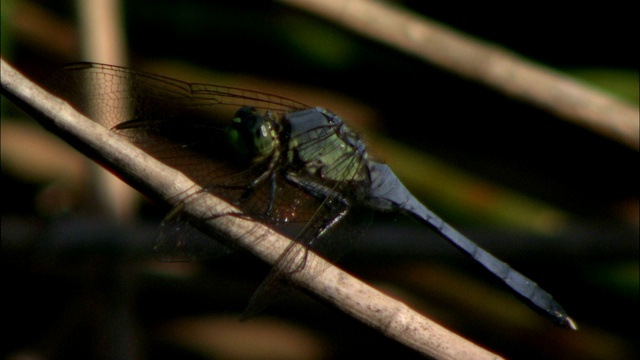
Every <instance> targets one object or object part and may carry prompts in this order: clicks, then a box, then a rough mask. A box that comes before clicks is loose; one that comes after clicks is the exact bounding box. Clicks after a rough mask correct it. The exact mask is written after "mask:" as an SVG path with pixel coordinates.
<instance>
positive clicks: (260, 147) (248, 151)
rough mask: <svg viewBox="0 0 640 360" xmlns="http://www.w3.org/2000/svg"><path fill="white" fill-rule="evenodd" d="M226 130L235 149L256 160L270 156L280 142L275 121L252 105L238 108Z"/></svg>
mask: <svg viewBox="0 0 640 360" xmlns="http://www.w3.org/2000/svg"><path fill="white" fill-rule="evenodd" d="M225 130H226V133H227V138H228V140H229V142H230V144H231V146H232V147H233V148H234V150H235V151H236V152H237V153H238V154H240V155H242V156H245V157H247V158H250V159H251V160H253V161H254V162H258V161H260V160H262V159H264V158H266V157H268V156H270V155H271V154H272V153H273V151H274V149H275V148H276V146H277V143H278V134H277V131H276V129H275V127H274V125H273V121H270V120H269V119H266V118H265V116H263V115H262V114H260V113H259V112H258V110H256V109H255V108H252V107H246V106H245V107H243V108H241V109H240V110H238V111H237V112H236V115H235V117H234V118H233V120H232V121H231V124H229V125H228V126H227V128H226V129H225Z"/></svg>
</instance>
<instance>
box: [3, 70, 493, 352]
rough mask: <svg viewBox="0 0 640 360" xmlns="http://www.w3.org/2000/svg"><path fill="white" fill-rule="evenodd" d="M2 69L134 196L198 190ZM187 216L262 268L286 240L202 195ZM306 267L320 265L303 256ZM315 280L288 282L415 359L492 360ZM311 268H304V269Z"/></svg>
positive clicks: (351, 281) (370, 293) (365, 293)
mask: <svg viewBox="0 0 640 360" xmlns="http://www.w3.org/2000/svg"><path fill="white" fill-rule="evenodd" d="M0 61H1V64H0V65H1V77H2V92H3V94H4V95H5V96H7V97H8V98H10V99H11V100H13V101H14V102H15V103H16V104H18V105H19V106H21V107H22V108H23V109H24V110H25V111H26V112H27V113H29V114H30V115H32V116H33V117H34V118H35V119H37V120H38V121H39V122H40V123H41V124H42V125H43V126H44V127H46V128H47V129H49V130H51V131H53V132H54V133H56V134H58V135H59V136H61V137H62V138H63V139H65V140H66V141H67V142H69V143H70V144H71V145H73V146H74V147H76V148H77V149H79V150H80V151H81V152H82V153H84V154H85V155H87V156H89V157H91V158H92V159H94V160H95V161H97V162H99V163H100V164H102V165H104V166H105V167H107V168H109V169H112V170H114V171H115V172H116V173H118V174H119V175H120V176H122V177H123V178H124V179H125V180H126V181H127V182H129V183H130V184H133V185H134V186H135V187H136V188H138V189H139V190H141V191H143V192H145V193H147V194H150V195H152V196H158V197H160V198H162V199H165V201H167V202H168V203H170V204H171V203H172V202H173V204H172V205H176V204H175V202H176V201H177V200H176V199H178V198H179V196H178V195H179V194H181V193H184V192H185V191H188V190H190V189H191V190H194V189H197V188H198V187H197V185H196V184H194V183H193V182H192V181H191V180H189V179H188V178H187V177H186V176H185V175H183V174H182V173H180V172H178V171H177V170H175V169H172V168H170V167H168V166H166V165H164V164H162V163H161V162H159V161H157V160H155V159H154V158H152V157H151V156H149V155H147V154H146V153H145V152H143V151H142V150H140V149H139V148H137V147H135V146H134V145H133V144H131V143H130V142H128V141H127V140H125V139H124V138H123V137H121V136H119V135H117V134H116V133H113V132H111V131H109V130H107V129H105V128H104V127H102V126H100V125H98V124H97V123H95V122H93V121H91V120H89V119H88V118H86V117H84V116H83V115H82V114H80V113H78V112H77V111H75V110H74V109H73V108H72V107H71V106H69V105H68V104H67V103H66V102H64V101H63V100H61V99H58V98H56V97H54V96H53V95H51V94H49V93H47V92H46V91H44V90H43V89H42V88H40V87H38V86H37V85H36V84H34V83H32V82H31V81H29V80H28V79H26V78H24V77H23V76H22V75H21V74H19V73H18V72H16V71H15V70H14V69H13V68H11V67H10V66H9V65H8V64H6V63H5V61H4V60H3V59H0ZM183 210H184V211H186V212H187V213H189V214H190V215H191V216H194V217H197V218H200V219H209V220H206V221H205V224H206V226H207V227H208V228H209V229H211V231H212V232H214V233H217V234H219V233H220V232H222V233H224V234H226V235H227V236H228V238H229V239H234V241H236V242H237V245H239V246H242V247H244V248H246V249H248V250H249V251H250V252H252V253H253V254H254V255H256V256H258V257H259V258H261V259H263V260H264V261H266V262H268V263H270V264H274V263H275V261H276V260H277V259H278V256H279V255H280V254H281V253H282V251H283V250H284V249H285V248H286V247H287V246H288V245H289V244H290V243H291V240H289V239H287V238H285V237H283V236H281V235H279V234H278V233H276V232H274V231H272V230H271V229H269V228H267V227H265V226H263V225H262V224H260V223H257V222H253V221H249V220H246V219H242V218H240V217H237V216H220V217H216V218H214V219H212V218H211V214H212V213H217V214H225V213H230V212H238V211H239V210H237V209H235V208H233V207H232V206H231V205H229V204H228V203H226V202H224V201H223V200H220V199H218V198H216V197H215V196H213V195H210V194H208V193H206V192H202V196H198V197H195V198H194V201H189V202H187V203H186V204H185V206H184V209H183ZM309 256H310V258H309V259H307V261H308V262H309V261H312V262H318V263H319V264H321V263H323V262H324V261H325V260H323V259H322V258H320V257H317V256H315V255H313V254H311V253H309ZM319 266H322V267H326V268H327V270H325V271H324V272H323V273H322V274H320V275H315V276H313V275H312V274H311V273H310V272H309V271H305V270H303V271H300V272H297V273H296V274H295V275H294V276H293V278H292V279H291V280H292V281H293V282H294V283H295V284H296V285H298V286H302V287H305V288H307V289H309V290H310V291H312V292H314V293H315V294H317V295H318V296H320V297H321V298H323V299H325V300H327V301H328V302H331V303H332V304H334V305H335V306H336V307H338V308H340V309H341V310H342V311H344V312H345V313H347V314H350V315H351V316H353V317H355V318H357V319H359V320H360V321H362V322H364V323H366V324H368V325H370V326H372V327H374V328H376V329H378V330H379V331H381V332H382V333H384V334H385V335H386V336H389V337H391V338H393V339H395V340H397V341H399V342H401V343H403V344H405V345H407V346H409V347H411V348H413V349H415V350H417V351H418V352H420V353H422V354H425V355H428V356H431V357H433V358H437V359H471V358H472V359H496V358H499V357H498V356H497V355H495V354H492V353H490V352H488V351H486V350H484V349H482V348H480V347H478V346H477V345H475V344H473V343H471V342H469V341H467V340H465V339H463V338H461V337H459V336H458V335H456V334H454V333H452V332H450V331H449V330H447V329H445V328H443V327H442V326H440V325H438V324H436V323H434V322H433V321H431V320H429V319H427V318H425V317H423V316H422V315H420V314H418V313H416V312H415V311H413V310H411V309H410V308H409V307H408V306H406V305H405V304H403V303H401V302H398V301H397V300H394V299H391V298H389V297H387V296H386V295H384V294H382V293H381V292H379V291H377V290H376V289H374V288H372V287H370V286H368V285H366V284H364V283H362V282H360V281H359V280H357V279H355V278H353V277H351V276H350V275H349V274H347V273H345V272H343V271H342V270H340V269H338V268H337V267H334V266H329V265H327V266H324V265H319ZM311 267H312V266H307V267H306V268H305V269H309V268H311Z"/></svg>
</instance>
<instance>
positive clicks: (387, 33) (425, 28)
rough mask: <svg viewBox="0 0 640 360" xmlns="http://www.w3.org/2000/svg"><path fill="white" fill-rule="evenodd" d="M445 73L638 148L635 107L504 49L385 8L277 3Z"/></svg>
mask: <svg viewBox="0 0 640 360" xmlns="http://www.w3.org/2000/svg"><path fill="white" fill-rule="evenodd" d="M283 2H286V3H289V4H292V5H294V6H296V7H299V8H301V9H304V10H307V11H309V12H312V13H313V14H316V15H318V16H321V17H324V18H326V19H329V20H330V21H333V22H335V23H337V24H340V25H341V26H344V27H345V28H348V29H350V30H352V31H354V32H357V33H360V34H362V35H364V36H367V37H370V38H372V39H374V40H376V41H379V42H381V43H385V44H387V45H389V46H391V47H393V48H396V49H399V50H401V51H404V52H407V53H409V54H412V55H414V56H417V57H419V58H421V59H424V60H426V61H428V62H430V63H432V64H434V65H437V66H439V67H442V68H444V69H446V70H447V71H450V72H453V73H456V74H458V75H461V76H464V77H467V78H469V79H471V80H473V81H477V82H480V83H483V84H485V85H487V86H489V87H491V88H494V89H495V90H497V91H500V92H503V93H505V94H507V95H509V96H512V97H514V98H516V99H518V100H521V101H524V102H528V103H530V104H532V105H535V106H538V107H540V108H542V109H545V110H546V111H548V112H551V113H553V114H556V115H557V116H558V117H560V118H563V119H565V120H568V121H571V122H573V123H575V124H577V125H578V126H583V127H585V128H588V129H590V130H591V131H594V132H596V133H598V134H600V135H602V136H606V137H609V138H610V139H613V140H615V141H617V142H620V143H622V144H624V145H626V146H629V147H631V148H632V149H635V150H638V149H639V148H640V126H639V124H640V112H639V110H638V108H637V107H634V106H631V105H628V104H626V103H624V102H622V101H619V100H618V99H616V98H614V97H612V96H610V95H608V94H606V93H603V92H601V91H598V90H596V89H594V88H591V87H589V86H588V85H586V84H584V83H581V82H579V81H578V80H576V79H572V78H570V77H569V76H567V75H564V74H562V73H560V72H558V71H555V70H553V69H551V68H548V67H545V66H543V65H540V64H536V63H534V62H532V61H530V60H528V59H525V58H524V57H522V56H519V55H517V54H515V53H513V52H511V51H509V50H507V49H504V48H501V47H499V46H497V45H494V44H491V43H489V42H486V41H482V40H480V39H476V38H473V37H471V36H469V35H466V34H463V33H460V32H458V31H456V30H454V29H451V28H448V27H446V26H444V25H442V24H439V23H437V22H435V21H433V20H430V19H427V18H425V17H422V16H418V15H416V14H414V13H410V12H408V11H405V10H403V9H400V8H398V7H394V6H392V5H391V4H387V3H384V2H380V1H368V0H283Z"/></svg>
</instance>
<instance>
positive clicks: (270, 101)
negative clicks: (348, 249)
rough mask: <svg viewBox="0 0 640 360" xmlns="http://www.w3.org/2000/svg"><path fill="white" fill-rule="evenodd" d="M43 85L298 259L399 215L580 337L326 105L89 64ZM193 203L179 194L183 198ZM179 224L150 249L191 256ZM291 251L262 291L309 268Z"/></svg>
mask: <svg viewBox="0 0 640 360" xmlns="http://www.w3.org/2000/svg"><path fill="white" fill-rule="evenodd" d="M49 84H50V88H51V89H52V91H53V92H54V93H56V94H57V95H59V96H60V97H61V98H63V99H66V100H67V101H70V103H71V104H72V105H73V106H75V107H76V108H77V109H78V110H79V111H81V112H83V113H84V114H85V115H87V117H89V118H92V119H93V120H95V121H97V122H99V123H101V124H103V125H104V126H106V127H108V128H110V129H112V130H114V131H117V132H118V133H120V134H123V135H125V136H127V137H128V138H129V139H130V140H131V141H132V142H133V143H135V144H136V145H137V146H139V147H141V148H142V149H143V150H145V151H147V152H149V153H150V154H152V155H153V156H155V157H157V158H159V159H161V160H162V161H163V162H165V163H167V164H168V165H170V166H174V167H176V168H179V169H180V170H182V171H183V172H184V173H185V174H187V175H188V176H189V177H191V178H192V179H193V180H194V182H196V183H198V184H201V185H202V189H203V190H202V191H206V192H209V193H212V194H215V195H217V196H219V197H221V198H223V199H225V200H226V201H228V202H229V203H232V204H234V205H236V206H237V207H238V208H239V209H240V210H241V211H242V214H241V215H239V214H229V215H234V216H244V217H247V218H250V219H252V220H255V221H259V222H262V223H264V224H267V225H270V226H273V227H276V228H282V229H284V228H288V227H292V228H293V229H295V230H294V231H293V232H292V233H291V234H293V237H294V240H295V241H296V242H297V243H298V244H302V245H304V246H303V249H304V250H303V251H309V250H311V251H317V252H319V253H321V254H323V255H325V254H326V256H327V257H328V258H330V259H336V258H338V257H339V256H340V253H341V251H344V250H341V249H340V246H339V242H340V240H336V239H340V237H339V236H338V235H337V234H336V233H337V232H338V229H340V228H341V226H340V225H341V224H343V223H345V222H347V221H346V220H345V219H347V218H349V215H351V213H353V212H354V211H355V210H356V209H369V210H373V211H380V212H398V213H404V214H406V215H408V216H410V217H412V218H414V219H416V220H417V221H418V222H420V223H422V224H424V225H425V226H426V227H428V228H429V229H431V230H432V231H435V232H436V233H438V234H439V235H440V236H441V237H442V238H444V239H445V240H447V241H448V242H449V243H451V244H452V245H453V246H455V247H456V248H457V249H458V250H460V251H462V252H463V253H464V254H467V255H468V256H470V257H471V258H472V259H473V260H475V261H476V262H477V263H478V264H480V265H481V266H482V267H484V268H485V269H486V270H488V271H489V272H490V273H491V274H493V275H495V276H496V277H497V278H498V279H499V280H501V281H502V282H504V284H506V285H507V286H508V287H509V288H510V289H511V290H512V291H513V292H514V293H515V294H516V295H517V296H518V297H519V298H520V299H521V300H523V301H524V302H525V303H526V304H527V305H529V306H530V307H531V308H533V309H534V310H536V311H537V312H539V313H541V314H543V315H545V316H547V317H548V318H550V319H551V320H552V321H553V322H554V323H556V324H557V325H560V326H563V327H566V328H571V329H577V327H576V325H575V323H574V322H573V320H572V319H571V318H570V317H569V316H568V315H567V313H566V312H565V310H564V309H563V308H562V306H561V305H560V304H559V303H558V302H557V301H556V300H554V299H553V297H552V296H551V295H550V294H549V293H548V292H546V291H545V290H543V289H542V288H541V287H539V286H538V285H537V284H536V283H535V282H534V281H532V280H530V279H529V278H527V277H526V276H524V275H522V274H521V273H520V272H518V271H516V270H514V269H513V268H511V267H510V266H509V265H507V264H506V263H505V262H503V261H501V260H499V259H498V258H496V257H495V256H493V255H491V254H490V253H489V252H487V251H486V250H484V249H482V248H481V247H480V246H478V245H477V244H476V243H474V242H473V241H471V240H470V239H468V238H467V237H465V236H464V235H463V234H462V233H460V232H459V231H457V230H456V229H455V228H453V227H452V226H451V225H449V224H448V223H446V222H445V221H444V220H443V219H441V218H440V217H439V216H438V215H436V214H435V213H434V212H433V211H431V210H429V209H428V208H427V207H426V206H425V205H423V204H422V203H421V202H420V201H419V200H418V199H416V198H415V197H414V196H413V195H412V194H411V193H410V192H409V190H408V189H407V188H406V187H405V186H404V185H403V184H402V182H401V181H400V180H399V179H398V177H397V176H396V175H395V174H394V173H393V171H392V170H391V169H390V168H389V166H387V165H386V164H384V163H382V162H378V161H376V160H375V159H373V158H372V157H370V156H369V153H368V151H367V148H366V145H365V143H364V142H363V141H362V140H361V138H360V137H359V136H358V135H357V134H356V133H355V132H354V131H352V130H351V129H350V128H349V127H348V126H347V125H346V124H345V122H344V121H343V120H342V119H341V118H340V117H339V116H338V115H336V114H335V113H333V112H331V111H329V110H327V109H324V108H321V107H310V106H307V105H305V104H302V103H299V102H297V101H294V100H290V99H287V98H283V97H279V96H276V95H272V94H267V93H262V92H258V91H252V90H246V89H239V88H233V87H226V86H218V85H210V84H199V83H189V82H184V81H180V80H175V79H172V78H169V77H165V76H161V75H156V74H152V73H146V72H139V71H134V70H131V69H128V68H124V67H119V66H113V65H107V64H98V63H75V64H71V65H68V66H65V67H63V68H61V69H59V70H58V71H57V72H55V73H54V74H53V75H52V77H51V78H50V79H49ZM192 196H194V194H185V196H184V198H183V199H182V201H183V202H185V201H189V199H190V198H191V197H192ZM223 215H224V214H223ZM213 216H220V214H218V215H213ZM188 221H191V220H190V219H187V218H185V217H184V216H183V215H182V214H181V212H180V205H178V206H177V207H176V208H175V209H174V210H173V211H172V212H171V213H170V215H169V216H167V217H166V218H165V219H164V220H163V222H162V223H161V225H160V227H161V231H160V235H159V236H158V239H157V240H156V245H155V248H156V250H165V251H166V250H167V249H168V251H169V252H174V253H176V258H182V257H187V258H189V256H191V255H190V254H193V253H194V250H191V249H187V248H186V247H185V246H187V245H185V244H186V242H185V241H184V239H185V232H186V231H187V230H186V229H188V228H189V227H188V226H183V225H184V224H185V223H187V222H188ZM342 239H344V237H343V238H342ZM336 244H337V245H336ZM299 248H300V247H293V246H290V247H288V248H287V250H285V251H284V252H283V254H282V255H280V257H279V259H278V261H277V263H276V264H275V265H274V266H273V270H271V271H272V272H271V273H270V275H269V276H268V279H271V281H270V282H271V283H273V282H275V281H274V279H280V278H286V277H287V276H288V275H291V274H293V273H295V272H296V271H299V270H300V269H301V268H303V267H305V266H308V264H307V263H306V262H305V261H304V256H303V257H302V260H299V259H301V258H300V257H299V256H298V255H299V253H298V252H297V251H299V250H294V249H299ZM336 249H337V250H336ZM314 271H316V270H314ZM317 271H318V272H321V271H322V269H318V270H317ZM265 283H267V281H266V280H265V282H264V283H263V285H264V284H265ZM262 287H263V286H261V288H262ZM254 297H255V295H254Z"/></svg>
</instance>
